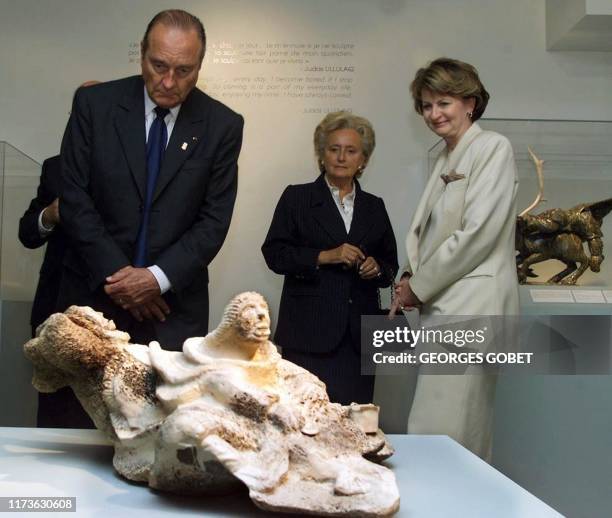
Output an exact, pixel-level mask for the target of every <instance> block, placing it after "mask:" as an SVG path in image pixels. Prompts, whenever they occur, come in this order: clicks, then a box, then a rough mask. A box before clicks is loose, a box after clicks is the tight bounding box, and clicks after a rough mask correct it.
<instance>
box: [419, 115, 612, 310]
mask: <svg viewBox="0 0 612 518" xmlns="http://www.w3.org/2000/svg"><path fill="white" fill-rule="evenodd" d="M479 124H480V125H481V126H482V128H483V129H487V130H492V131H496V132H498V133H501V134H502V135H505V136H506V137H507V138H508V139H509V140H510V142H511V143H512V147H513V149H514V155H515V159H516V165H517V168H518V174H519V182H520V183H519V191H518V211H519V212H520V211H522V210H523V209H525V208H527V207H528V206H529V205H530V204H531V202H532V201H533V200H534V199H535V197H536V195H537V193H538V180H537V175H536V169H535V165H534V162H533V160H532V159H531V157H530V155H529V153H528V147H531V149H532V150H533V152H534V153H535V155H536V156H537V157H538V158H539V159H541V160H544V166H543V167H544V201H543V202H542V203H540V204H539V205H538V206H537V207H536V208H535V209H533V210H531V211H530V213H531V214H538V213H540V212H542V211H544V210H547V209H552V208H562V209H569V208H571V207H574V206H576V205H579V204H582V203H592V202H597V201H602V200H606V199H608V198H612V122H607V121H566V120H521V119H483V120H481V121H479ZM443 146H444V143H443V142H442V141H440V142H438V143H437V144H436V145H434V146H433V147H432V148H431V149H430V150H429V153H428V163H429V168H430V171H431V169H432V167H433V164H434V162H435V158H436V156H437V155H438V153H439V152H440V151H441V150H442V149H443ZM602 231H603V234H604V237H603V243H604V256H607V259H604V261H603V264H602V265H601V271H600V272H599V273H594V272H592V271H591V270H590V269H587V270H586V272H585V273H584V274H583V275H582V276H581V277H580V278H579V279H578V283H577V285H576V286H574V287H565V286H564V287H559V288H557V289H561V290H563V289H565V290H568V289H579V288H584V289H599V290H612V214H610V215H608V216H607V217H606V218H604V221H603V225H602ZM584 248H585V251H587V253H588V248H587V247H586V245H584ZM563 269H564V265H563V264H562V263H561V262H559V261H557V260H554V259H553V260H548V261H546V262H542V263H539V264H536V265H534V266H533V270H534V271H535V273H536V274H537V275H538V277H537V278H534V279H533V280H531V281H530V282H533V283H534V284H536V285H537V284H538V283H543V282H544V281H546V280H547V279H549V278H550V277H552V276H553V275H555V274H557V273H559V272H560V271H561V270H563ZM528 286H529V285H526V286H524V287H523V288H522V289H521V291H522V292H524V291H525V289H526V287H528ZM540 287H541V286H540ZM521 295H522V297H521V298H522V299H523V295H524V293H522V294H521ZM576 302H578V301H576ZM610 302H612V301H610ZM593 307H594V305H593ZM601 310H603V307H602V308H601ZM606 312H607V310H606Z"/></svg>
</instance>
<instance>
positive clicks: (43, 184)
mask: <svg viewBox="0 0 612 518" xmlns="http://www.w3.org/2000/svg"><path fill="white" fill-rule="evenodd" d="M50 163H51V162H49V160H45V161H44V162H43V166H42V173H41V175H40V183H39V184H38V190H37V192H36V198H34V199H33V200H32V201H31V202H30V206H29V207H28V210H26V211H25V213H24V214H23V216H21V219H20V220H19V241H21V244H22V245H23V246H25V247H26V248H38V247H40V246H42V245H44V244H45V243H46V242H47V239H48V238H49V235H46V236H45V237H42V236H41V235H40V232H39V231H38V217H39V216H40V213H41V212H42V211H43V210H44V209H45V207H47V205H49V204H50V203H51V202H52V201H53V200H54V199H55V198H57V193H56V192H54V191H53V190H52V189H51V187H50V186H51V184H52V182H51V181H50V180H49V175H50V174H59V171H51V170H50ZM55 183H56V184H57V183H58V182H55Z"/></svg>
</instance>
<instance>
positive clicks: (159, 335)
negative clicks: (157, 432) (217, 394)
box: [59, 10, 243, 350]
mask: <svg viewBox="0 0 612 518" xmlns="http://www.w3.org/2000/svg"><path fill="white" fill-rule="evenodd" d="M205 43H206V40H205V33H204V27H203V26H202V23H201V22H200V20H198V18H196V17H195V16H193V15H191V14H189V13H187V12H185V11H181V10H168V11H162V12H161V13H159V14H157V15H156V16H155V17H154V18H153V19H152V20H151V22H150V23H149V25H148V27H147V30H146V32H145V36H144V38H143V41H142V44H141V51H142V57H141V68H142V75H141V76H133V77H128V78H125V79H120V80H117V81H111V82H108V83H103V84H100V85H96V86H92V87H89V88H86V89H80V90H78V91H77V93H76V96H75V101H74V106H73V110H72V115H71V118H70V121H69V123H68V127H67V129H66V133H65V135H64V140H63V145H62V153H61V155H62V179H63V191H62V196H61V203H60V214H61V217H62V221H63V223H64V226H65V230H66V233H67V234H68V235H69V236H70V238H71V241H72V245H73V246H72V248H71V250H70V251H69V252H68V254H67V256H66V258H65V260H64V275H63V278H62V291H61V294H60V300H59V304H60V306H61V307H62V308H65V307H66V306H68V305H70V304H79V305H90V306H93V307H94V308H95V309H97V310H99V311H102V312H104V314H105V315H106V316H107V317H108V318H111V319H113V320H114V321H115V323H116V324H117V327H119V328H120V329H123V330H125V331H127V332H129V333H130V334H131V336H132V339H133V340H134V341H136V342H140V343H148V342H149V341H151V340H158V341H159V342H160V343H161V344H162V345H163V346H164V347H166V348H170V349H177V350H178V349H180V347H181V345H182V342H183V341H184V340H185V339H186V338H187V337H189V336H194V335H204V334H206V332H207V329H208V271H207V266H208V264H209V263H210V262H211V261H212V260H213V258H214V257H215V255H216V254H217V252H218V251H219V249H220V248H221V245H222V244H223V241H224V239H225V236H226V234H227V231H228V228H229V224H230V220H231V216H232V211H233V206H234V201H235V198H236V190H237V161H238V155H239V153H240V147H241V143H242V127H243V119H242V117H241V116H240V115H238V114H236V113H234V112H233V111H231V110H230V109H229V108H227V107H226V106H224V105H223V104H221V103H219V102H218V101H215V100H214V99H212V98H210V97H209V96H208V95H206V94H204V93H203V92H201V91H200V90H199V89H197V88H196V87H195V85H196V82H197V79H198V73H199V70H200V67H201V64H202V59H203V57H204V52H205Z"/></svg>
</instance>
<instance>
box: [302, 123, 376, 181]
mask: <svg viewBox="0 0 612 518" xmlns="http://www.w3.org/2000/svg"><path fill="white" fill-rule="evenodd" d="M342 129H352V130H355V131H356V132H357V133H358V134H359V136H360V137H361V151H362V153H363V156H365V159H366V164H367V163H368V161H369V160H370V157H371V156H372V153H374V148H375V147H376V135H375V133H374V128H373V127H372V123H371V122H370V121H369V120H368V119H366V118H365V117H360V116H359V115H353V114H352V113H350V112H347V111H338V112H332V113H328V114H327V115H326V116H325V118H324V119H323V120H322V121H321V122H320V123H319V125H318V126H317V128H316V129H315V132H314V148H315V154H316V156H317V161H318V162H319V170H320V171H321V172H322V173H324V172H325V168H324V167H323V156H324V155H325V146H326V145H327V139H328V138H329V136H330V135H331V134H332V133H333V132H334V131H337V130H342ZM362 172H363V171H360V172H358V173H357V174H356V175H355V176H356V177H357V178H359V177H360V176H361V174H362Z"/></svg>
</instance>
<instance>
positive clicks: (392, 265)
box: [374, 199, 399, 288]
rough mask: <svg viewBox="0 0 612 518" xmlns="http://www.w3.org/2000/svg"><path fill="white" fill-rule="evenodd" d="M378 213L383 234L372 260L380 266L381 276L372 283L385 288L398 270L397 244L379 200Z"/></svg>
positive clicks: (383, 203) (385, 211) (383, 206)
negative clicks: (383, 227)
mask: <svg viewBox="0 0 612 518" xmlns="http://www.w3.org/2000/svg"><path fill="white" fill-rule="evenodd" d="M380 212H381V214H382V217H383V221H384V223H383V224H384V226H385V232H384V236H383V239H382V241H381V246H380V247H379V248H378V249H377V250H376V252H375V254H374V259H376V262H377V263H378V264H379V266H380V270H381V272H382V276H381V277H380V278H378V279H374V282H375V283H376V284H377V285H378V287H380V288H386V287H387V286H389V285H391V283H392V282H393V281H394V279H395V276H396V274H397V270H398V268H399V264H398V262H397V243H396V241H395V234H394V233H393V227H392V226H391V221H390V220H389V215H388V214H387V209H386V208H385V202H384V201H383V200H382V199H381V200H380Z"/></svg>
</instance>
